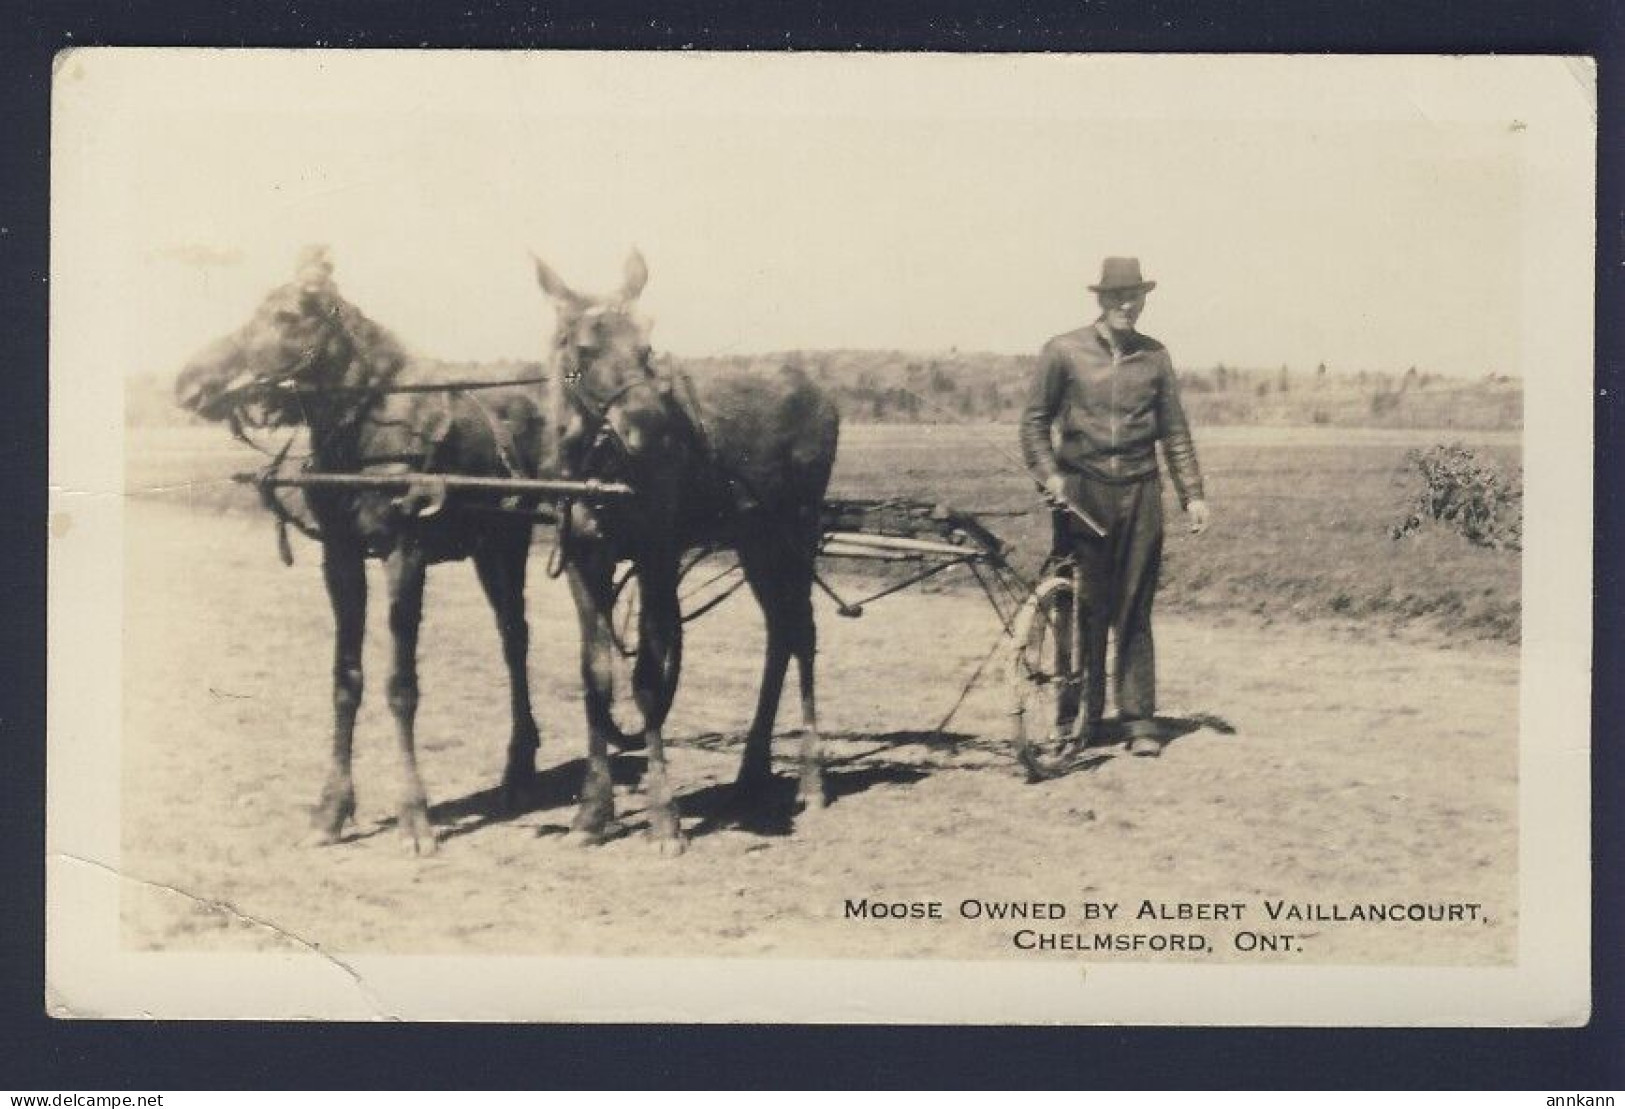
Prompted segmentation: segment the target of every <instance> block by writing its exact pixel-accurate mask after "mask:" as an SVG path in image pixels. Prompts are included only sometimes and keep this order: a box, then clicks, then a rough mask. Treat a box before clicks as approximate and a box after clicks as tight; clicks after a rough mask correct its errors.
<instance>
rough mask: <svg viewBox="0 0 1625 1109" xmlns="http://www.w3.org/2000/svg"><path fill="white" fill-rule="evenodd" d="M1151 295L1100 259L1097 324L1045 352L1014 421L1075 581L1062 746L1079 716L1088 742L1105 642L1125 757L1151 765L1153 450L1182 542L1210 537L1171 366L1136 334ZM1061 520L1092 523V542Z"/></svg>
mask: <svg viewBox="0 0 1625 1109" xmlns="http://www.w3.org/2000/svg"><path fill="white" fill-rule="evenodd" d="M1156 287H1157V283H1156V282H1155V281H1146V280H1144V279H1143V278H1142V277H1141V276H1140V260H1139V259H1138V258H1107V259H1106V261H1105V264H1104V265H1103V266H1102V268H1101V278H1100V284H1098V285H1091V286H1089V289H1090V291H1091V292H1093V293H1095V294H1096V296H1097V298H1098V299H1099V302H1100V310H1101V314H1100V318H1099V319H1097V320H1096V321H1095V322H1094V323H1092V324H1090V325H1088V326H1086V327H1080V328H1079V329H1078V330H1076V331H1071V332H1068V333H1067V334H1065V335H1058V336H1056V337H1055V338H1053V339H1051V340H1050V341H1049V342H1048V343H1046V344H1045V345H1044V350H1043V352H1042V353H1041V354H1040V355H1039V358H1038V368H1037V371H1036V372H1035V373H1034V375H1033V382H1032V390H1031V393H1030V394H1029V397H1028V400H1027V407H1026V408H1025V410H1024V411H1023V412H1022V417H1021V452H1022V457H1023V458H1024V459H1025V460H1026V463H1027V468H1028V469H1029V470H1030V471H1031V472H1032V474H1033V476H1034V477H1035V478H1036V479H1037V480H1038V481H1039V482H1040V483H1041V484H1042V485H1043V487H1044V491H1045V493H1046V494H1047V495H1048V496H1049V498H1050V500H1051V501H1052V502H1053V503H1055V504H1056V505H1057V506H1058V507H1057V510H1056V513H1055V541H1056V547H1057V550H1058V551H1064V552H1066V553H1069V554H1071V555H1072V556H1073V557H1075V558H1076V559H1077V560H1078V565H1079V567H1080V569H1081V571H1082V581H1083V590H1084V596H1083V604H1082V608H1083V613H1084V618H1085V619H1086V621H1087V624H1086V626H1085V634H1084V641H1083V644H1084V650H1085V654H1086V656H1087V657H1086V658H1085V660H1084V667H1083V670H1084V678H1085V680H1084V688H1085V692H1086V696H1085V698H1084V701H1085V703H1084V704H1083V705H1082V706H1079V705H1078V703H1077V700H1078V695H1077V691H1076V690H1075V689H1074V690H1071V691H1070V696H1065V695H1063V697H1062V700H1061V706H1060V719H1058V720H1057V721H1056V724H1057V725H1058V727H1059V728H1060V730H1061V734H1062V735H1067V734H1070V732H1071V731H1072V729H1073V728H1074V727H1075V723H1076V722H1075V717H1076V714H1077V713H1078V711H1079V710H1080V707H1081V709H1082V711H1083V712H1084V713H1085V717H1084V721H1083V724H1084V727H1083V730H1082V732H1081V733H1080V734H1081V735H1082V737H1083V741H1084V742H1085V743H1087V742H1089V741H1090V740H1091V739H1092V738H1096V737H1097V736H1098V734H1099V730H1100V721H1101V717H1102V715H1103V714H1104V712H1105V707H1106V689H1105V677H1106V644H1107V631H1108V629H1109V630H1110V632H1111V636H1112V638H1113V640H1114V641H1115V648H1116V652H1117V668H1116V681H1115V683H1114V684H1115V687H1116V688H1115V694H1116V701H1117V711H1118V714H1119V717H1120V719H1121V720H1122V722H1123V725H1124V730H1125V731H1126V732H1127V735H1128V742H1129V750H1130V751H1132V752H1133V753H1134V754H1136V755H1146V756H1155V755H1159V754H1161V753H1162V742H1163V741H1162V737H1161V736H1160V735H1159V732H1158V728H1157V725H1156V707H1157V684H1156V683H1157V679H1156V661H1155V657H1154V654H1153V649H1152V641H1151V602H1152V599H1153V597H1154V595H1155V593H1156V588H1157V571H1158V568H1159V567H1160V565H1161V563H1162V480H1161V475H1160V473H1159V472H1158V468H1157V442H1158V441H1159V440H1161V442H1162V450H1163V454H1164V456H1165V457H1166V458H1167V462H1168V470H1169V472H1170V474H1171V475H1172V477H1173V480H1174V488H1175V490H1176V491H1177V492H1178V494H1179V500H1180V503H1181V504H1182V505H1183V506H1184V508H1185V512H1186V515H1187V516H1188V518H1189V521H1190V529H1191V531H1192V532H1195V533H1197V534H1200V533H1201V532H1202V531H1204V530H1206V528H1207V525H1208V508H1207V503H1206V501H1204V500H1203V499H1202V475H1201V471H1200V470H1199V469H1198V467H1197V464H1196V448H1195V446H1194V445H1193V444H1192V443H1191V436H1190V428H1189V426H1188V425H1187V424H1186V422H1185V412H1184V410H1183V409H1182V408H1181V407H1180V404H1179V385H1178V382H1177V380H1176V379H1175V376H1174V368H1173V363H1172V362H1171V361H1170V360H1169V357H1168V352H1167V350H1166V349H1165V348H1164V347H1163V346H1162V344H1161V343H1159V342H1157V341H1156V340H1155V339H1151V338H1149V337H1147V336H1145V335H1142V334H1140V333H1139V332H1138V331H1136V330H1135V324H1136V323H1137V322H1138V320H1139V318H1140V312H1141V311H1142V310H1143V309H1144V308H1145V298H1146V294H1147V293H1149V292H1150V291H1151V290H1152V289H1154V288H1156ZM1052 431H1053V433H1054V437H1053V439H1052ZM1069 508H1071V509H1077V510H1081V512H1083V513H1085V514H1087V516H1089V517H1090V518H1092V519H1093V520H1094V521H1096V522H1098V523H1099V524H1100V525H1101V526H1102V527H1103V528H1104V530H1105V533H1106V534H1105V536H1104V538H1102V537H1100V536H1098V535H1096V534H1095V533H1094V532H1093V531H1092V530H1090V529H1089V528H1088V526H1087V525H1086V524H1085V523H1084V522H1083V520H1082V519H1080V517H1079V515H1078V514H1077V512H1074V511H1070V510H1069Z"/></svg>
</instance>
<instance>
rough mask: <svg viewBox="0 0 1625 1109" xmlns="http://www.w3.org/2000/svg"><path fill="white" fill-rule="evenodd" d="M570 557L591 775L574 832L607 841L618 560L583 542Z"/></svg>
mask: <svg viewBox="0 0 1625 1109" xmlns="http://www.w3.org/2000/svg"><path fill="white" fill-rule="evenodd" d="M573 548H574V549H573V550H572V551H571V553H570V557H569V562H568V566H569V578H570V594H571V596H572V597H574V598H575V606H576V619H577V621H578V622H579V623H580V625H581V685H582V693H583V701H584V703H585V705H586V710H587V776H586V779H585V780H584V781H583V782H582V786H581V804H580V807H579V808H578V809H577V810H576V815H575V819H574V820H573V821H571V823H570V835H571V838H572V839H574V840H575V842H577V843H579V844H582V845H583V846H592V845H595V844H599V843H602V842H603V841H604V834H605V830H606V828H607V827H608V825H609V823H610V822H611V821H612V820H613V819H614V818H615V783H614V780H613V779H612V778H611V777H610V772H609V737H610V735H612V734H618V731H617V729H616V727H615V720H614V718H613V717H612V716H611V715H610V698H611V696H612V695H613V691H614V682H615V660H614V655H613V652H614V651H615V649H616V648H615V637H614V633H613V630H612V629H611V627H610V618H611V615H612V613H611V606H612V605H613V604H614V600H615V597H614V587H613V582H612V572H613V570H614V565H613V563H611V562H610V559H609V554H608V552H607V551H606V550H604V548H603V546H602V544H598V543H591V542H586V541H579V540H578V541H577V542H576V543H575V544H573Z"/></svg>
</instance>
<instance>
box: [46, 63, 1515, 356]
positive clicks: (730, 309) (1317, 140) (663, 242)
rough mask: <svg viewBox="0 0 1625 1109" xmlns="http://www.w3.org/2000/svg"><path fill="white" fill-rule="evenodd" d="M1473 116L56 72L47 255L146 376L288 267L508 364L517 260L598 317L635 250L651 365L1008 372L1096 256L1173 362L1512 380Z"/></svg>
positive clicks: (1277, 78)
mask: <svg viewBox="0 0 1625 1109" xmlns="http://www.w3.org/2000/svg"><path fill="white" fill-rule="evenodd" d="M1353 63H1363V64H1364V66H1365V68H1361V65H1360V64H1353ZM1421 63H1429V64H1421ZM1505 83H1506V82H1504V81H1494V80H1489V79H1487V78H1485V77H1484V76H1483V72H1482V67H1479V66H1473V65H1468V64H1466V63H1463V62H1459V61H1458V62H1455V63H1452V62H1451V61H1450V60H1444V59H1431V60H1429V59H1422V60H1419V61H1418V60H1410V61H1405V60H1397V61H1396V60H1388V61H1382V60H1377V59H1349V60H1343V61H1338V62H1334V61H1332V60H1330V59H1313V58H1310V59H1278V60H1274V61H1269V62H1266V61H1265V60H1262V59H1212V58H1209V59H1189V58H1184V59H1181V58H1115V59H1100V58H1083V59H1077V58H1073V59H1061V58H1008V57H1006V58H952V57H944V56H927V57H912V58H910V57H898V56H883V55H878V56H871V57H866V58H860V59H856V60H853V59H842V58H837V57H831V56H777V57H760V56H757V57H749V58H741V57H719V56H715V55H663V56H660V57H654V56H650V55H635V56H626V55H622V56H614V57H612V56H606V55H590V54H588V55H490V54H486V55H478V54H471V53H470V54H412V53H402V54H396V55H380V54H371V53H363V54H353V55H345V56H336V55H333V54H323V53H319V52H275V51H257V52H243V53H237V54H228V53H224V52H214V51H195V52H149V51H128V52H91V53H79V54H72V55H69V56H68V57H67V58H66V59H65V60H64V61H63V62H62V63H61V65H60V66H59V73H58V77H57V112H58V114H57V120H56V127H57V132H56V138H55V145H54V164H53V172H54V174H55V184H54V188H53V197H54V199H55V201H56V203H57V205H58V207H57V210H56V213H55V216H54V226H55V228H56V232H57V234H58V235H59V236H60V237H61V239H62V240H63V241H65V242H68V243H75V244H79V245H80V246H82V247H84V250H83V252H82V253H77V254H69V253H65V254H64V256H63V257H64V258H65V259H66V258H68V257H72V258H80V257H84V256H87V255H88V256H92V257H94V258H95V260H96V261H95V265H96V266H97V268H98V270H99V271H100V272H99V274H98V280H99V281H101V282H104V287H105V292H104V293H103V294H101V295H103V296H105V297H106V298H109V299H111V300H115V301H117V302H118V303H117V307H118V309H119V310H120V311H119V314H118V315H117V316H116V318H117V319H119V320H121V321H123V322H121V323H120V324H119V326H120V328H121V335H120V337H119V339H120V341H119V342H118V343H117V344H116V345H117V348H118V350H119V351H120V354H119V357H120V358H121V359H122V360H123V362H124V365H123V369H124V370H125V371H126V372H129V373H145V372H160V373H167V372H173V371H174V370H176V369H178V368H179V366H180V365H181V364H183V363H184V361H185V360H186V358H187V357H188V356H189V355H190V354H192V353H193V352H194V351H196V350H197V349H199V348H200V347H202V346H203V345H204V344H206V343H207V342H208V341H209V340H210V339H212V338H213V337H215V336H217V335H220V334H222V333H224V332H226V331H229V330H230V329H232V328H233V327H235V326H236V325H238V324H239V323H241V322H242V321H243V320H244V319H246V318H247V315H248V313H249V312H250V311H251V310H252V308H253V306H254V305H255V304H256V303H257V302H258V300H259V298H260V297H262V296H263V295H264V294H265V293H266V292H267V291H268V290H269V289H270V288H271V287H272V286H273V285H275V284H277V283H279V282H281V281H284V280H287V279H288V278H289V277H290V276H291V274H292V271H293V264H294V259H295V256H296V255H297V254H298V252H299V250H300V248H301V247H302V246H304V245H305V244H307V243H316V242H320V243H326V244H328V245H330V247H331V248H332V254H333V258H334V261H335V263H336V267H337V268H336V274H335V276H336V278H337V280H338V283H339V287H340V289H341V291H343V292H344V293H345V295H347V296H348V297H349V298H350V299H351V300H352V301H354V302H355V303H356V304H357V305H359V306H360V307H361V308H362V309H363V310H364V311H366V312H367V313H368V314H369V315H371V316H372V317H373V318H374V319H376V320H378V321H379V322H381V323H383V324H384V325H386V326H388V327H390V328H391V329H392V330H393V331H395V332H396V334H397V335H398V336H399V337H400V338H401V339H402V340H403V341H404V342H405V343H406V344H407V346H408V347H409V348H410V349H412V350H414V351H416V352H418V353H420V354H423V355H427V356H433V357H440V358H447V359H454V360H464V359H467V360H489V359H496V358H510V357H511V358H539V357H541V355H542V352H543V349H544V347H543V343H544V337H545V336H546V335H547V334H548V332H549V331H550V329H551V321H552V316H551V311H550V309H549V307H548V305H547V303H546V301H545V299H544V298H543V296H542V294H541V292H540V290H539V289H538V288H537V286H536V283H535V280H534V277H533V275H532V270H531V264H530V261H529V253H528V252H530V251H535V252H537V253H539V254H540V255H542V256H543V257H544V258H546V259H547V261H548V262H549V264H550V265H552V266H553V268H554V269H555V270H557V271H558V272H559V273H560V274H561V275H562V276H563V277H564V278H565V280H567V281H569V282H571V283H572V285H574V286H575V287H577V288H580V289H584V290H587V291H602V290H607V289H610V288H613V287H615V286H616V285H617V284H618V282H619V279H620V272H621V266H622V264H623V261H624V259H625V257H626V254H627V252H628V250H629V249H630V248H631V247H632V246H633V245H634V244H635V245H636V246H638V247H639V248H640V249H641V250H642V252H643V253H644V255H645V257H646V258H647V260H648V264H649V269H650V274H651V276H650V282H649V285H648V288H647V291H646V293H645V294H644V297H643V308H644V310H645V312H646V313H647V314H648V315H649V316H651V317H652V318H653V319H654V321H655V330H654V341H655V345H656V347H657V348H658V349H661V350H665V351H670V352H671V353H674V354H678V355H712V354H725V353H758V352H765V351H777V350H791V349H817V348H836V347H840V348H884V349H892V348H897V349H908V350H917V351H943V350H948V349H950V348H957V349H959V350H974V351H984V350H985V351H997V352H1003V353H1022V352H1032V351H1036V350H1037V349H1038V347H1039V346H1041V345H1042V343H1043V342H1044V340H1045V339H1047V338H1048V337H1049V336H1051V335H1053V334H1056V333H1058V332H1061V331H1065V330H1069V329H1071V328H1073V327H1076V326H1079V325H1080V324H1082V323H1084V322H1087V321H1088V320H1089V319H1092V318H1093V316H1094V313H1095V306H1094V304H1093V301H1092V297H1091V295H1090V294H1089V293H1088V292H1087V288H1086V287H1087V286H1088V285H1089V284H1091V283H1092V282H1093V281H1095V280H1096V277H1097V275H1098V273H1099V267H1100V262H1101V259H1102V258H1103V257H1104V256H1105V255H1108V254H1127V255H1136V256H1138V257H1139V258H1140V259H1141V260H1142V263H1143V266H1144V269H1145V273H1146V276H1147V277H1149V278H1152V279H1155V280H1156V281H1157V282H1158V288H1157V290H1156V291H1155V292H1154V293H1153V294H1152V296H1151V298H1150V302H1149V305H1148V307H1147V309H1146V311H1145V314H1144V316H1143V317H1142V319H1141V327H1142V330H1144V331H1146V332H1147V333H1149V334H1152V335H1154V336H1156V337H1158V338H1159V339H1161V340H1162V341H1164V342H1165V343H1167V344H1168V346H1169V347H1170V349H1171V350H1172V351H1173V354H1174V358H1175V361H1176V362H1177V363H1178V364H1180V365H1183V366H1197V367H1201V366H1209V365H1213V364H1215V363H1218V362H1223V363H1227V364H1230V365H1241V366H1276V365H1280V364H1283V363H1284V364H1288V365H1291V366H1294V367H1303V368H1312V367H1314V366H1315V365H1316V364H1318V363H1321V362H1325V363H1326V364H1327V365H1328V366H1329V367H1331V368H1332V369H1334V370H1351V371H1352V370H1359V369H1372V370H1398V371H1403V370H1405V369H1406V368H1408V367H1410V366H1413V365H1414V366H1417V367H1418V368H1419V369H1421V370H1423V371H1426V372H1436V373H1445V374H1452V375H1466V376H1475V377H1476V376H1481V375H1483V374H1485V373H1488V372H1495V373H1508V374H1519V373H1521V372H1522V370H1523V367H1522V366H1521V365H1520V364H1519V345H1520V315H1521V312H1520V293H1521V290H1522V288H1523V282H1524V280H1525V277H1524V271H1525V261H1526V259H1525V257H1524V255H1525V252H1526V251H1527V249H1528V241H1529V240H1528V236H1527V235H1526V234H1525V230H1524V229H1525V224H1524V221H1523V216H1524V208H1523V195H1522V188H1521V180H1522V179H1521V177H1520V147H1521V144H1522V143H1523V142H1524V134H1523V132H1524V128H1525V126H1526V125H1525V124H1523V123H1522V121H1520V120H1519V119H1517V118H1516V116H1515V115H1513V114H1512V113H1511V111H1510V110H1503V108H1502V105H1501V103H1500V100H1501V99H1505V96H1504V95H1503V94H1504V91H1505V90H1504V89H1503V88H1502V87H1501V86H1502V85H1504V84H1505ZM1486 90H1487V91H1486ZM1498 98H1499V99H1498ZM64 264H67V263H66V262H64ZM74 264H84V263H74ZM110 318H111V317H110Z"/></svg>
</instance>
